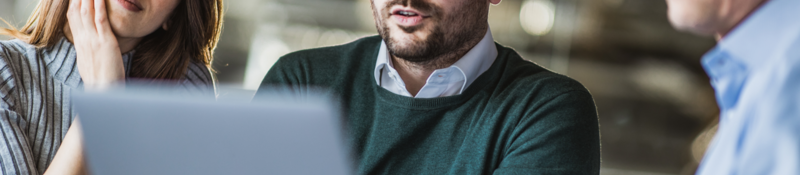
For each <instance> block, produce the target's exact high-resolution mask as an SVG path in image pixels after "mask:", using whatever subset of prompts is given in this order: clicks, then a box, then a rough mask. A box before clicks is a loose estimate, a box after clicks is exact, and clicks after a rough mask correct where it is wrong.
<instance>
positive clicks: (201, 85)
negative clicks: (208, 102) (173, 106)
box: [183, 61, 216, 94]
mask: <svg viewBox="0 0 800 175" xmlns="http://www.w3.org/2000/svg"><path fill="white" fill-rule="evenodd" d="M183 82H184V83H183V84H184V86H186V87H187V89H193V90H199V91H201V92H207V93H209V94H215V91H216V90H215V81H214V75H213V74H212V73H211V69H210V68H209V66H207V65H206V64H205V63H200V62H196V61H191V62H189V66H188V67H187V68H186V74H185V75H184V76H183Z"/></svg>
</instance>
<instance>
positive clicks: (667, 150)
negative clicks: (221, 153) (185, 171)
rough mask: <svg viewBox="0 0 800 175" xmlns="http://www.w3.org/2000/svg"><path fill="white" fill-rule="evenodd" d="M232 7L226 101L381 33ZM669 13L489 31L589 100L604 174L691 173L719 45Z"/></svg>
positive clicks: (287, 0) (615, 10)
mask: <svg viewBox="0 0 800 175" xmlns="http://www.w3.org/2000/svg"><path fill="white" fill-rule="evenodd" d="M37 3H38V1H37V0H0V18H3V19H5V20H7V21H9V22H11V23H12V24H13V25H15V26H16V27H22V25H23V24H24V22H25V20H26V19H27V17H28V16H29V15H30V13H31V11H32V10H33V8H34V7H35V5H36V4H37ZM225 5H226V15H227V16H226V17H225V26H224V32H223V34H222V38H221V41H220V44H219V47H218V48H217V50H216V52H215V60H214V63H213V66H214V68H215V69H216V70H217V78H218V81H219V89H218V93H219V98H220V99H242V100H246V99H249V98H251V97H252V94H253V93H254V92H255V91H254V90H255V89H256V88H257V87H258V85H259V83H260V82H261V79H262V78H263V76H264V75H265V74H266V72H267V71H268V70H269V68H270V67H271V66H272V64H273V63H274V62H275V61H276V60H277V59H278V58H279V57H280V56H282V55H283V54H286V53H289V52H292V51H297V50H301V49H308V48H315V47H321V46H331V45H338V44H343V43H347V42H350V41H353V40H355V39H358V38H361V37H364V36H370V35H375V34H376V33H377V32H376V29H375V27H374V21H373V19H372V14H371V13H372V12H371V9H370V5H369V0H227V1H225ZM666 10H667V6H666V4H665V2H664V0H503V1H502V3H501V4H499V5H496V6H492V7H491V11H490V15H489V23H490V26H491V29H492V32H493V33H492V34H493V36H494V38H495V40H496V41H497V42H498V43H500V44H503V45H506V46H509V47H512V48H514V49H516V50H517V51H518V52H519V53H520V54H521V55H522V56H523V57H525V58H526V59H528V60H531V61H533V62H535V63H537V64H539V65H541V66H544V67H547V68H548V69H551V70H553V71H555V72H558V73H561V74H565V75H567V76H570V77H572V78H574V79H577V80H578V81H580V82H582V83H583V84H584V85H585V86H586V87H587V88H588V89H589V90H590V91H591V93H592V94H593V95H594V98H595V101H596V103H597V107H598V112H599V116H600V125H601V126H600V129H601V135H602V157H603V160H602V161H603V163H602V166H603V167H602V170H601V174H608V175H611V174H620V175H624V174H653V175H662V174H663V175H667V174H693V172H694V171H695V168H696V166H697V162H698V161H699V160H700V158H701V157H702V154H703V151H704V150H705V148H704V147H705V144H706V143H705V142H706V140H707V139H705V138H709V137H708V136H706V137H700V139H698V135H700V134H701V133H702V132H703V131H704V130H706V129H708V128H709V125H710V124H712V123H716V119H717V115H718V109H717V107H716V103H715V101H714V96H713V89H712V88H711V87H710V85H709V83H708V82H709V80H708V78H707V76H706V75H705V72H704V71H703V69H702V68H701V66H700V64H699V60H700V58H701V56H702V55H703V54H704V53H705V52H706V51H708V50H709V49H710V48H712V47H713V46H714V44H715V41H714V40H713V39H712V38H710V37H709V38H705V37H697V36H694V35H691V34H686V33H681V32H678V31H675V30H674V29H672V28H671V27H670V25H669V22H668V20H667V16H666V14H667V11H666ZM0 26H5V25H0ZM0 38H2V37H0ZM2 39H8V38H2ZM712 134H713V133H712ZM696 140H697V141H696Z"/></svg>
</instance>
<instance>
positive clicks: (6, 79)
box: [0, 39, 36, 96]
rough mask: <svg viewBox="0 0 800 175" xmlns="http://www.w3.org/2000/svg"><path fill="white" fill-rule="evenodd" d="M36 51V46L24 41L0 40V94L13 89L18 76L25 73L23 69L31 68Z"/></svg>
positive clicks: (2, 94)
mask: <svg viewBox="0 0 800 175" xmlns="http://www.w3.org/2000/svg"><path fill="white" fill-rule="evenodd" d="M35 52H36V47H35V46H33V45H30V44H28V43H25V42H24V41H21V40H18V39H14V40H0V91H1V92H2V93H0V96H5V95H7V94H4V93H8V92H11V91H12V89H13V88H14V87H15V82H14V79H15V78H16V76H19V75H20V74H24V72H21V71H24V70H29V69H30V67H31V65H32V64H31V59H33V58H31V57H32V56H35V55H36V53H35ZM26 63H27V64H26Z"/></svg>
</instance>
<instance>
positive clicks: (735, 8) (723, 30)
mask: <svg viewBox="0 0 800 175" xmlns="http://www.w3.org/2000/svg"><path fill="white" fill-rule="evenodd" d="M767 1H769V0H751V1H736V2H732V1H725V2H726V3H725V4H724V5H723V6H724V7H723V9H725V10H723V11H722V13H724V14H722V16H726V17H727V20H723V22H721V23H720V27H719V29H718V30H717V31H716V32H715V33H714V37H715V38H716V39H717V41H719V40H722V38H725V36H728V34H730V33H731V31H733V30H734V29H736V27H737V26H739V25H741V24H742V22H744V20H746V19H747V17H749V16H750V15H752V14H753V12H755V11H756V10H757V9H758V8H759V7H761V6H762V5H764V3H766V2H767Z"/></svg>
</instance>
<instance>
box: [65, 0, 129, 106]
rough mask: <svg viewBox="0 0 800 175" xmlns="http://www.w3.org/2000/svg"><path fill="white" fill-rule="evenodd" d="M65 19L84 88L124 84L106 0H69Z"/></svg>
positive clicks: (90, 89)
mask: <svg viewBox="0 0 800 175" xmlns="http://www.w3.org/2000/svg"><path fill="white" fill-rule="evenodd" d="M67 20H68V21H69V29H70V32H71V33H72V43H73V44H74V45H75V50H76V52H77V55H78V60H77V64H78V72H80V75H81V78H82V79H83V84H84V88H85V89H86V90H88V91H92V90H103V89H106V88H108V87H109V86H112V85H118V84H124V83H125V67H124V65H123V63H122V53H121V51H120V48H119V43H118V42H117V38H116V36H115V35H114V32H113V31H112V30H111V25H110V24H109V22H108V14H107V12H106V4H105V0H70V4H69V10H67Z"/></svg>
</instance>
